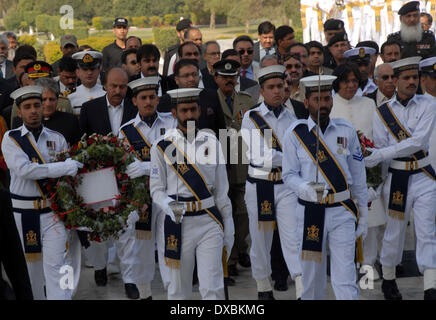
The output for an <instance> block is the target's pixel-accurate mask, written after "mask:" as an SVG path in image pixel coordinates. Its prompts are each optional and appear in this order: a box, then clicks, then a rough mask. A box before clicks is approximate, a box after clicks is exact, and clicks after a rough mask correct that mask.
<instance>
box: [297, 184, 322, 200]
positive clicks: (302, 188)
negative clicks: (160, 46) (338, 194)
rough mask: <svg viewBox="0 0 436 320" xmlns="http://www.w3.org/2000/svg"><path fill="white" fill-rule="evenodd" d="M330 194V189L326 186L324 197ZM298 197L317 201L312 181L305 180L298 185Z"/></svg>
mask: <svg viewBox="0 0 436 320" xmlns="http://www.w3.org/2000/svg"><path fill="white" fill-rule="evenodd" d="M327 194H328V190H327V189H325V186H324V194H323V196H322V197H323V198H325V196H326V195H327ZM298 197H299V198H301V199H302V200H304V201H309V202H317V201H318V197H317V195H316V191H315V189H314V188H313V187H312V186H311V185H310V182H304V183H302V184H300V185H299V186H298Z"/></svg>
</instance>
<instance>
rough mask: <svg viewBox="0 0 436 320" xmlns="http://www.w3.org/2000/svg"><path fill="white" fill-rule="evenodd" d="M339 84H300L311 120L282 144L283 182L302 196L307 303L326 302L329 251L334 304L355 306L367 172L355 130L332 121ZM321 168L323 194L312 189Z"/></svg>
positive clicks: (314, 79) (300, 234) (300, 233)
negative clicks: (335, 88)
mask: <svg viewBox="0 0 436 320" xmlns="http://www.w3.org/2000/svg"><path fill="white" fill-rule="evenodd" d="M320 78H321V79H320ZM335 78H336V77H334V76H326V75H325V76H320V77H319V76H311V77H306V78H303V79H302V80H301V82H303V83H304V87H305V88H306V99H305V100H304V104H305V106H306V108H308V109H309V113H310V116H309V118H308V119H307V120H297V121H295V122H294V123H293V125H292V126H291V127H290V128H289V129H288V130H287V131H286V133H285V134H284V138H283V141H282V145H283V146H284V151H283V181H284V183H285V184H286V186H287V187H289V188H290V189H291V190H293V191H294V192H295V193H296V194H297V196H298V204H297V206H296V210H297V217H298V218H297V221H298V226H297V227H296V228H295V230H296V231H295V232H294V237H296V239H298V240H297V242H298V244H299V248H298V250H299V254H300V265H301V270H302V282H303V292H302V296H301V299H303V300H320V299H324V297H325V293H326V292H325V291H326V280H327V272H326V271H327V270H326V269H327V261H326V260H327V257H326V255H327V246H328V248H329V251H330V257H331V262H330V263H331V283H332V287H333V291H334V294H335V296H336V299H337V300H357V299H358V295H359V288H358V286H357V283H356V263H355V252H356V250H355V249H356V241H357V240H358V239H359V238H360V237H362V238H365V235H366V232H367V223H368V221H367V219H368V194H367V187H366V176H365V166H364V163H363V155H362V152H361V149H360V142H359V139H358V137H357V134H356V129H355V128H354V127H353V126H352V125H351V123H349V122H348V121H346V120H343V119H333V118H330V117H329V115H330V112H331V110H332V107H333V106H334V102H333V99H332V96H331V95H332V82H333V81H334V80H335ZM319 91H320V92H319ZM335 107H336V106H335ZM335 107H333V109H334V108H335ZM318 112H319V121H318ZM317 126H319V127H318V128H317ZM317 139H319V140H320V143H319V149H318V148H317V147H316V146H317V141H318V140H317ZM317 167H318V170H320V172H318V178H319V185H320V188H318V189H317V191H319V192H317V191H316V190H315V187H314V185H313V182H314V180H315V171H316V170H317V169H316V168H317ZM351 194H352V195H353V200H352V199H351ZM355 201H356V202H355Z"/></svg>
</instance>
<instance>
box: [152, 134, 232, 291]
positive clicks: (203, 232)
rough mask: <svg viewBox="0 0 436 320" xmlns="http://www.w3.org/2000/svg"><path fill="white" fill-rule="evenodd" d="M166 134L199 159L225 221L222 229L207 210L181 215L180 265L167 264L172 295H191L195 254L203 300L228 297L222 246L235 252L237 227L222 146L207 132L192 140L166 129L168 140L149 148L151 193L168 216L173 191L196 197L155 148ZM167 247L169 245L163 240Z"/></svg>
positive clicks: (201, 168)
mask: <svg viewBox="0 0 436 320" xmlns="http://www.w3.org/2000/svg"><path fill="white" fill-rule="evenodd" d="M167 138H171V139H172V140H173V141H175V143H176V144H177V145H178V146H179V147H180V148H181V149H182V150H185V152H187V156H188V158H189V159H190V161H191V162H194V161H195V165H196V166H197V168H198V170H199V172H200V173H201V175H202V176H203V178H204V180H205V182H206V185H207V186H208V188H209V190H210V191H211V192H212V194H213V198H214V202H215V205H216V207H217V209H218V210H219V212H220V213H221V216H222V217H223V222H224V233H223V231H222V229H221V227H220V226H219V225H218V223H217V222H216V221H215V220H214V219H212V218H211V217H210V216H209V215H208V214H203V215H199V216H184V217H183V220H182V222H181V223H182V234H181V237H182V250H181V257H180V269H172V268H168V275H169V285H168V299H170V300H180V299H183V300H184V299H189V298H190V297H191V295H192V273H193V270H194V262H195V259H194V258H195V257H196V258H197V272H198V280H199V290H200V294H201V296H202V298H203V299H205V300H206V299H224V280H223V279H224V278H223V268H222V260H221V259H222V249H223V245H224V244H225V245H226V247H227V252H228V253H230V252H231V249H232V246H233V237H234V228H233V218H232V205H231V202H230V199H229V197H228V195H227V193H228V188H229V184H228V180H227V171H226V167H225V161H224V156H223V153H222V150H221V145H220V143H219V141H218V140H217V139H216V137H215V135H213V134H210V133H207V132H206V131H199V132H198V133H197V134H196V136H195V139H194V140H193V141H192V142H188V141H187V140H186V139H185V138H184V136H183V135H182V134H181V132H180V131H178V130H175V129H174V130H170V131H168V132H167V133H166V134H165V136H164V138H161V139H158V140H157V141H155V142H154V144H153V147H152V148H151V172H150V191H151V197H152V199H153V202H154V203H156V204H157V205H158V206H160V207H161V209H162V210H163V211H164V212H165V213H166V214H169V215H170V210H171V209H170V208H169V205H168V204H169V203H170V202H171V201H173V199H172V198H171V197H170V195H176V194H177V193H178V195H179V196H180V197H183V198H190V197H193V193H192V192H191V191H190V190H189V189H188V188H187V187H186V185H185V184H184V183H183V182H182V180H181V179H180V178H179V177H178V176H177V174H176V172H174V170H173V169H172V166H171V165H170V164H168V163H167V162H166V160H165V158H164V156H163V154H162V153H161V151H159V150H158V148H157V143H158V142H159V141H160V140H163V139H167ZM206 150H207V151H206ZM206 154H208V155H207V156H206ZM217 159H219V162H217ZM217 163H219V164H217ZM160 232H163V231H160ZM161 239H163V237H161ZM158 241H159V240H158ZM164 245H165V243H163V244H162V246H164Z"/></svg>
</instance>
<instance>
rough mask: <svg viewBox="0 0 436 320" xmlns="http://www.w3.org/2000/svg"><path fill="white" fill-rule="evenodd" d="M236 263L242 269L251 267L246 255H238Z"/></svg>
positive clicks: (248, 257)
mask: <svg viewBox="0 0 436 320" xmlns="http://www.w3.org/2000/svg"><path fill="white" fill-rule="evenodd" d="M238 262H239V264H240V265H241V266H242V267H244V268H250V267H251V261H250V256H249V255H248V254H247V253H240V254H239V257H238Z"/></svg>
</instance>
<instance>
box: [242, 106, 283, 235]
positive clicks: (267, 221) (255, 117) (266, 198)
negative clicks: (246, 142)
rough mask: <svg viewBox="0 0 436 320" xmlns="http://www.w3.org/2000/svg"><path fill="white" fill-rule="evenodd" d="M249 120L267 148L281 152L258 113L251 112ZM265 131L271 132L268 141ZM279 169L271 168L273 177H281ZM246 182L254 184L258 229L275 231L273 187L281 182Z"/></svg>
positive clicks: (253, 180) (249, 179)
mask: <svg viewBox="0 0 436 320" xmlns="http://www.w3.org/2000/svg"><path fill="white" fill-rule="evenodd" d="M250 120H251V121H253V123H254V125H255V126H256V128H257V129H258V130H259V132H260V134H261V135H262V137H263V138H264V140H265V143H266V144H267V145H268V147H270V148H272V149H274V150H276V151H278V152H282V151H283V149H282V145H281V144H280V140H279V139H278V138H277V136H276V134H275V133H274V130H272V128H271V126H270V125H269V124H268V122H266V120H265V119H264V118H263V117H262V116H261V115H260V113H259V112H257V111H251V112H250ZM265 130H271V132H272V134H271V140H269V141H268V140H267V139H266V138H265ZM281 169H282V168H273V169H272V170H271V172H272V173H273V174H274V175H278V176H281V171H282V170H281ZM247 181H248V182H251V183H255V184H256V195H257V220H258V229H259V230H263V231H269V230H275V229H277V221H276V208H275V201H274V185H275V184H283V181H282V180H281V179H279V180H278V181H267V180H262V179H256V178H253V177H250V176H248V177H247Z"/></svg>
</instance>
